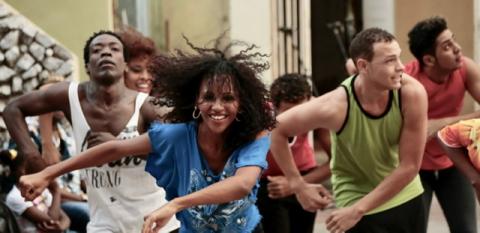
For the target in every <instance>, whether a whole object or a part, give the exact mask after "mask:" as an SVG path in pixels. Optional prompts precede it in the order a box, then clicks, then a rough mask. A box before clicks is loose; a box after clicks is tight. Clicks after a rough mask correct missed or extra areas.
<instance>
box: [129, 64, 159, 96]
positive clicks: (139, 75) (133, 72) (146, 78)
mask: <svg viewBox="0 0 480 233" xmlns="http://www.w3.org/2000/svg"><path fill="white" fill-rule="evenodd" d="M148 59H149V57H148V56H139V57H135V58H133V59H131V60H130V61H129V62H128V71H127V72H126V75H125V85H126V86H127V87H128V88H130V89H133V90H136V91H139V92H144V93H147V94H148V93H150V91H151V90H152V82H153V78H152V75H151V74H150V72H148V69H147V64H148V61H149V60H148Z"/></svg>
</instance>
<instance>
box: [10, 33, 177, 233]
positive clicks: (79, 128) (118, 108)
mask: <svg viewBox="0 0 480 233" xmlns="http://www.w3.org/2000/svg"><path fill="white" fill-rule="evenodd" d="M126 60H128V58H127V57H126V54H125V50H124V48H123V43H122V41H121V39H120V38H119V37H118V36H117V35H116V34H114V33H112V32H109V31H100V32H98V33H95V34H94V35H93V36H92V37H90V38H89V39H88V40H87V43H86V45H85V48H84V61H85V68H86V70H87V73H88V74H89V76H90V81H87V82H83V83H80V84H77V83H71V84H69V83H58V84H54V85H52V86H51V87H50V88H48V89H46V90H40V91H35V92H31V93H28V94H25V95H23V96H21V97H19V98H17V99H16V100H14V101H12V102H11V103H10V104H9V105H8V106H7V107H6V108H5V110H4V120H5V123H6V125H7V128H8V130H9V132H10V135H11V136H12V138H13V139H14V140H15V141H16V142H17V144H18V149H19V151H20V153H21V154H23V155H24V156H41V155H40V153H39V151H38V149H37V148H36V146H35V145H34V144H33V142H32V141H31V140H30V137H29V135H28V131H27V127H26V124H25V120H24V118H25V116H31V115H39V114H43V113H47V112H53V111H62V112H63V113H64V114H65V116H66V117H67V118H68V119H69V120H70V122H71V123H72V126H73V130H74V134H75V135H74V136H75V141H76V143H77V153H78V152H80V151H82V150H85V149H86V148H88V147H92V146H94V145H96V144H99V143H102V142H104V141H105V140H106V138H108V137H106V135H116V138H117V139H125V138H131V137H135V136H138V135H139V132H140V133H142V132H145V131H146V130H147V129H148V127H149V124H150V122H152V121H153V120H155V119H156V117H157V114H156V112H155V106H154V105H153V104H152V103H151V101H149V98H148V96H147V95H146V94H139V93H138V92H136V91H133V90H130V89H128V88H127V87H126V86H125V84H124V80H123V79H124V73H125V70H126V69H127V68H126V67H127V66H126V62H125V61H126ZM5 115H8V116H5ZM144 168H145V161H143V160H141V159H140V158H138V157H134V156H131V157H126V158H124V159H122V160H119V161H116V162H112V163H108V164H104V165H102V166H98V167H92V168H88V169H85V170H84V171H83V174H84V178H85V181H86V184H87V194H88V202H89V207H90V215H91V216H90V223H89V224H88V229H87V230H88V232H90V233H91V232H95V233H97V232H102V233H103V232H112V233H113V232H115V233H117V232H118V233H130V232H140V231H141V227H142V224H143V217H144V216H146V215H148V214H149V213H150V212H152V211H154V210H155V209H158V208H159V207H160V206H162V205H163V204H165V203H166V200H165V192H164V190H163V189H161V188H159V187H158V186H156V184H155V180H154V179H153V177H151V176H150V175H149V174H148V173H146V172H145V171H144ZM178 227H179V223H178V221H177V220H176V219H174V218H173V219H171V220H170V223H169V224H167V225H166V226H165V227H164V228H163V229H162V230H161V231H160V232H169V231H172V230H174V229H177V228H178Z"/></svg>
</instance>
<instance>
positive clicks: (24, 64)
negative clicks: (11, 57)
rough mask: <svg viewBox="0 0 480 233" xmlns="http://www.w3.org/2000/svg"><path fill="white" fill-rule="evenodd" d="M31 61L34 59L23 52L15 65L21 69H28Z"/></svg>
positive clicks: (31, 63) (33, 61)
mask: <svg viewBox="0 0 480 233" xmlns="http://www.w3.org/2000/svg"><path fill="white" fill-rule="evenodd" d="M33 63H35V59H33V57H32V56H30V54H28V53H25V54H23V55H22V56H21V57H20V59H18V61H17V67H18V68H19V69H21V70H28V69H29V68H30V67H32V65H33Z"/></svg>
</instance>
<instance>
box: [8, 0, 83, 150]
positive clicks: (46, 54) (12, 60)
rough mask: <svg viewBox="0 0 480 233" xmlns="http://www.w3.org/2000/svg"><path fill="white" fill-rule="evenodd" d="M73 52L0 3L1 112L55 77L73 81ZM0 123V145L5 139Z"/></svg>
mask: <svg viewBox="0 0 480 233" xmlns="http://www.w3.org/2000/svg"><path fill="white" fill-rule="evenodd" d="M74 59H76V58H75V57H74V56H73V55H72V53H71V52H70V51H69V50H67V49H66V48H65V47H64V46H62V45H61V44H59V43H58V42H57V41H56V40H55V39H53V38H52V37H50V36H49V35H48V34H46V33H45V32H43V31H42V30H41V29H40V28H38V27H37V26H36V25H35V24H33V23H32V22H30V21H29V20H28V19H26V18H25V17H23V16H22V15H21V14H19V13H18V12H17V11H15V10H14V9H13V8H12V7H10V6H9V5H7V4H6V3H5V2H2V1H0V112H3V109H4V108H5V105H6V104H7V103H8V101H9V100H10V99H11V98H13V97H16V96H19V95H21V94H24V93H26V92H29V91H32V90H35V89H36V88H37V87H38V86H39V84H40V83H42V81H43V80H45V79H46V78H48V77H49V76H50V75H53V74H56V75H61V76H64V77H65V78H67V79H69V80H71V79H73V77H72V76H73V74H74V73H75V72H74V69H75V67H74V64H76V63H75V60H74ZM6 137H8V136H7V135H6V131H5V126H4V123H3V120H1V121H0V143H3V142H4V141H5V140H6Z"/></svg>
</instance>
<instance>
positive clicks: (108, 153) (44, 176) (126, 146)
mask: <svg viewBox="0 0 480 233" xmlns="http://www.w3.org/2000/svg"><path fill="white" fill-rule="evenodd" d="M150 151H151V145H150V139H149V137H148V135H147V134H143V135H141V136H138V137H135V138H132V139H126V140H113V141H109V142H106V143H103V144H101V145H98V146H95V147H92V148H90V149H88V150H86V151H84V152H82V153H80V154H79V155H78V156H74V157H72V158H70V159H67V160H65V161H62V162H60V163H57V164H54V165H52V166H49V167H47V168H45V169H44V170H43V171H41V172H39V173H35V174H32V175H27V176H22V177H20V185H19V186H20V190H21V193H22V196H23V197H25V199H27V200H32V199H33V198H35V197H36V196H38V195H40V194H41V192H42V191H43V190H44V189H45V187H46V186H47V185H48V183H49V182H50V181H51V180H53V179H55V178H56V177H58V176H60V175H62V174H65V173H67V172H71V171H74V170H78V169H81V168H87V167H92V166H96V165H102V164H105V163H107V162H111V161H115V160H118V159H120V158H122V157H125V156H129V155H145V154H148V153H149V152H150Z"/></svg>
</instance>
